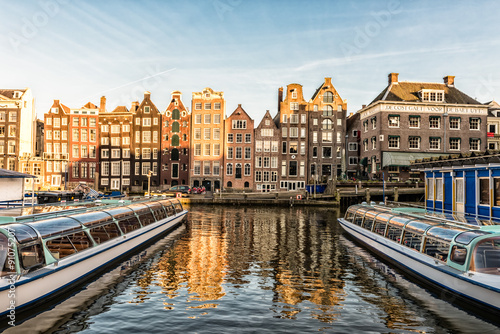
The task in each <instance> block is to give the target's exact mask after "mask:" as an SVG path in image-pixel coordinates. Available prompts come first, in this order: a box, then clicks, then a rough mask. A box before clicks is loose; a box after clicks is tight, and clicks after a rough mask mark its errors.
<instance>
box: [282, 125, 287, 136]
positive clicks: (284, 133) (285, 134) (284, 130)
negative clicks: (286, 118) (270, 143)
mask: <svg viewBox="0 0 500 334" xmlns="http://www.w3.org/2000/svg"><path fill="white" fill-rule="evenodd" d="M287 132H288V128H285V127H282V128H281V136H282V137H283V138H286V137H287V136H288V133H287Z"/></svg>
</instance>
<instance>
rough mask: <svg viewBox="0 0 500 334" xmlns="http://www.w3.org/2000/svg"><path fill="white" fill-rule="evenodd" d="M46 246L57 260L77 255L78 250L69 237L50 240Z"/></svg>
mask: <svg viewBox="0 0 500 334" xmlns="http://www.w3.org/2000/svg"><path fill="white" fill-rule="evenodd" d="M45 245H46V246H47V248H48V249H49V251H50V252H51V253H52V256H54V257H55V258H56V259H62V258H64V257H66V256H68V255H71V254H74V253H76V248H75V247H74V246H73V244H72V243H71V241H70V240H69V239H68V237H67V236H64V237H59V238H56V239H52V240H49V241H47V242H46V243H45Z"/></svg>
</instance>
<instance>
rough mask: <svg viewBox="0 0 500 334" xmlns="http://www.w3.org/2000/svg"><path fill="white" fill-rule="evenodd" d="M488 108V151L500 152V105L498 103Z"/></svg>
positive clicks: (488, 104) (489, 105) (489, 103)
mask: <svg viewBox="0 0 500 334" xmlns="http://www.w3.org/2000/svg"><path fill="white" fill-rule="evenodd" d="M485 105H487V106H488V129H487V130H488V134H487V135H488V150H500V105H499V104H498V103H497V102H496V101H491V102H487V103H485Z"/></svg>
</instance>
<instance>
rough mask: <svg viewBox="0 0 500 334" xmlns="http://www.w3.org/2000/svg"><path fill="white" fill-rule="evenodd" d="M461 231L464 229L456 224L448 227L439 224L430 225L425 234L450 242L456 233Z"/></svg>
mask: <svg viewBox="0 0 500 334" xmlns="http://www.w3.org/2000/svg"><path fill="white" fill-rule="evenodd" d="M463 231H464V229H462V228H459V227H456V226H453V227H448V226H445V225H441V226H435V227H431V228H430V229H429V230H427V233H426V234H427V235H428V236H431V237H434V238H436V239H441V240H445V241H448V242H451V241H452V240H453V238H454V237H455V236H456V235H457V234H460V233H462V232H463Z"/></svg>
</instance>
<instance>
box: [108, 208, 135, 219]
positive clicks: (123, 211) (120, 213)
mask: <svg viewBox="0 0 500 334" xmlns="http://www.w3.org/2000/svg"><path fill="white" fill-rule="evenodd" d="M105 212H107V213H108V214H110V215H112V216H113V217H114V218H115V219H118V220H119V219H121V218H123V217H128V216H130V215H133V214H134V211H132V209H129V208H128V207H119V208H113V209H109V210H106V211H105Z"/></svg>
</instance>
